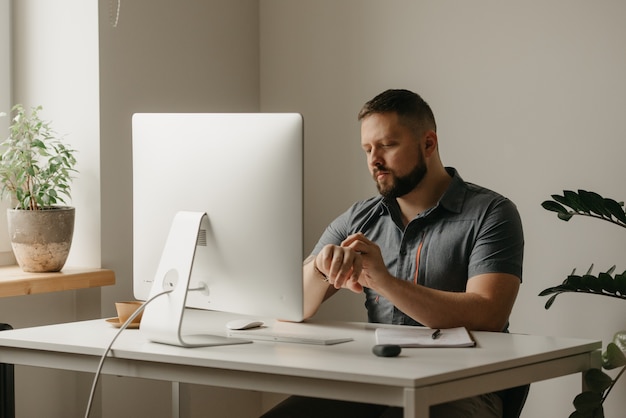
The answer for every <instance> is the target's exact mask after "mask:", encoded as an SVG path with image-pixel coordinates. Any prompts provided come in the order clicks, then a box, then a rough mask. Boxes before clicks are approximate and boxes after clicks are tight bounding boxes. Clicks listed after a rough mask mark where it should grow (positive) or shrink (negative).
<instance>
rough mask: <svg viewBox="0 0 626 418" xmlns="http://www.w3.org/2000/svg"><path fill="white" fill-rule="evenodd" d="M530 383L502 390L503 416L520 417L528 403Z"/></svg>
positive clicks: (509, 417)
mask: <svg viewBox="0 0 626 418" xmlns="http://www.w3.org/2000/svg"><path fill="white" fill-rule="evenodd" d="M529 390H530V385H523V386H517V387H514V388H510V389H505V390H503V391H501V392H500V396H501V397H502V418H519V416H520V414H521V413H522V408H524V404H525V403H526V398H527V397H528V391H529Z"/></svg>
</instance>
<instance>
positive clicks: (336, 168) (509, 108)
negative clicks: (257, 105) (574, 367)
mask: <svg viewBox="0 0 626 418" xmlns="http://www.w3.org/2000/svg"><path fill="white" fill-rule="evenodd" d="M625 18H626V3H624V2H619V1H608V0H606V1H597V2H593V3H590V2H587V1H581V0H578V1H569V0H559V1H551V2H544V1H539V0H533V1H526V2H516V3H514V4H513V3H511V2H498V1H493V0H477V1H472V2H457V1H449V0H443V1H438V2H427V1H405V0H388V1H385V2H381V1H375V0H343V1H339V2H338V1H334V0H318V1H315V2H304V1H299V2H294V1H289V0H261V64H262V65H261V89H262V90H261V91H262V93H261V109H262V110H264V111H278V110H290V111H300V112H302V113H303V114H304V119H305V121H306V123H305V133H306V141H307V144H306V147H305V150H306V160H305V176H306V180H305V186H306V187H307V192H306V197H305V198H306V200H307V201H306V203H305V208H306V212H305V218H306V222H307V224H306V228H305V234H306V248H308V249H311V248H312V246H313V245H314V243H315V241H316V240H317V238H318V236H319V234H320V233H321V232H322V230H323V228H324V227H325V226H326V224H327V223H328V222H329V221H330V220H331V219H332V218H333V217H334V216H335V215H337V214H338V213H339V212H341V211H343V210H344V209H345V208H346V207H347V205H348V204H350V203H351V202H352V201H353V200H355V199H357V198H359V197H364V196H369V195H371V194H373V193H375V189H374V188H373V187H372V186H373V183H372V181H371V179H370V177H369V175H368V174H367V171H366V166H365V160H364V158H363V156H362V155H361V151H360V148H359V125H358V122H357V121H356V114H357V112H358V110H359V108H360V106H361V105H362V104H363V103H364V102H365V101H366V100H368V99H370V98H371V97H373V96H374V95H376V94H377V93H379V92H381V91H382V90H384V89H387V88H408V89H412V90H414V91H416V92H418V93H420V94H421V95H423V97H424V98H425V99H426V100H427V101H428V102H429V103H430V104H431V106H432V107H433V109H434V112H435V115H436V117H437V120H438V125H439V138H440V146H441V155H442V158H443V160H444V163H445V164H447V165H450V166H454V167H456V168H457V169H458V170H459V171H460V173H461V175H462V176H463V177H464V178H465V179H466V180H467V181H471V182H475V183H478V184H481V185H484V186H486V187H490V188H493V189H495V190H496V191H499V192H500V193H502V194H504V195H506V196H509V197H510V198H511V199H512V200H513V201H515V202H516V203H517V205H518V208H519V210H520V212H521V215H522V218H523V222H524V228H525V235H526V254H525V264H524V269H525V270H524V284H523V286H522V290H521V293H520V295H519V298H518V300H517V303H516V307H515V310H514V312H513V315H512V318H511V324H512V325H511V326H512V330H513V331H514V332H522V333H535V334H545V335H560V336H575V337H585V338H594V339H602V340H604V341H605V342H607V341H609V340H610V338H611V337H612V335H613V332H615V331H617V330H619V329H626V315H625V312H626V311H625V309H624V308H625V305H624V302H623V301H617V300H608V299H607V298H601V297H589V296H585V297H577V295H574V296H571V295H564V296H560V297H559V299H558V300H557V302H556V304H555V305H554V306H553V307H552V308H551V309H550V310H548V311H545V310H544V308H543V304H544V303H545V301H546V300H545V299H544V298H539V297H538V296H537V294H538V293H539V292H540V291H541V290H543V289H544V288H546V287H549V286H551V285H556V284H558V283H560V282H561V281H563V280H564V279H565V277H566V276H567V274H569V273H570V272H571V270H572V268H573V267H578V269H579V272H584V271H586V269H587V268H588V267H589V265H590V264H591V263H595V265H596V266H597V270H606V269H608V268H609V267H610V266H612V265H613V264H617V265H618V269H617V270H618V271H620V272H621V271H623V270H624V269H626V262H624V248H625V244H626V234H624V232H623V231H621V230H617V228H615V227H613V226H611V225H608V224H607V225H604V224H598V223H597V222H595V223H594V222H592V221H590V220H587V219H574V220H572V221H570V223H569V224H566V223H564V222H562V221H558V220H557V219H556V217H555V216H554V215H552V214H550V213H548V212H546V211H544V210H543V209H542V208H541V206H540V204H541V202H542V201H543V200H546V199H547V198H549V196H550V195H551V194H553V193H560V192H561V191H562V190H563V189H578V188H586V189H588V190H594V191H597V192H599V193H602V194H605V195H607V197H612V198H614V199H616V200H623V199H624V198H626V191H625V190H624V186H623V178H624V176H625V174H626V166H625V165H624V164H623V155H624V153H625V152H626V142H625V141H624V138H625V137H626V125H624V123H623V119H624V116H623V115H624V113H625V112H626V77H625V76H624V74H626V54H624V42H623V41H624V39H626V26H625V25H624V21H625ZM342 296H343V298H339V299H338V300H331V302H332V303H330V304H329V305H328V306H326V307H325V308H324V311H323V312H321V314H320V315H321V316H325V317H339V318H349V319H358V318H361V317H362V312H363V309H364V308H363V307H362V303H363V301H362V300H361V298H359V297H356V298H355V297H353V296H351V295H347V294H344V295H342ZM623 380H624V379H622V381H621V382H620V385H619V387H617V388H615V389H614V392H613V394H612V396H611V398H610V399H609V400H608V401H607V405H606V415H607V416H608V417H617V416H621V415H623V413H621V412H620V411H622V412H623V410H624V409H625V408H626V401H625V400H624V399H623V397H621V396H619V394H620V393H624V389H625V388H626V382H624V381H623ZM579 389H580V380H579V378H578V377H577V376H573V377H569V378H564V379H556V380H554V381H550V382H545V383H540V384H536V385H533V388H532V389H531V396H530V399H529V401H528V404H527V406H526V409H525V411H524V417H535V416H562V417H565V416H568V415H569V413H570V412H571V411H572V406H571V401H572V399H573V397H574V395H575V394H577V393H578V391H579Z"/></svg>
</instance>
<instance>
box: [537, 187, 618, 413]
mask: <svg viewBox="0 0 626 418" xmlns="http://www.w3.org/2000/svg"><path fill="white" fill-rule="evenodd" d="M552 199H553V200H546V201H545V202H543V203H542V204H541V206H543V208H544V209H546V210H548V211H551V212H556V213H557V216H558V218H559V219H562V220H564V221H569V220H570V219H571V218H572V217H573V216H574V215H582V216H589V217H592V218H596V219H601V220H604V221H608V222H611V223H613V224H615V225H618V226H621V227H623V228H626V212H624V203H623V202H620V203H618V202H617V201H615V200H613V199H607V198H604V197H602V196H600V195H599V194H597V193H594V192H589V191H586V190H578V192H573V191H571V190H564V191H563V195H552ZM592 271H593V265H591V267H589V270H587V272H586V273H585V274H583V275H580V276H579V275H576V270H575V269H574V271H572V274H570V275H569V276H567V278H566V279H565V280H564V281H563V283H561V284H560V285H558V286H553V287H549V288H547V289H544V290H543V291H541V292H540V293H539V296H548V295H551V296H550V298H549V299H548V301H547V302H546V304H545V308H546V309H549V308H550V307H551V306H552V305H553V304H554V301H555V300H556V297H557V296H558V295H560V294H561V293H566V292H576V293H588V294H594V295H603V296H609V297H614V298H619V299H626V271H625V272H623V273H622V274H615V275H614V271H615V266H613V267H611V268H610V269H609V270H607V271H606V272H601V273H599V274H598V275H597V276H594V275H593V274H592ZM625 352H626V331H620V332H618V333H616V334H615V336H614V337H613V341H612V342H611V343H609V344H608V345H607V347H606V351H604V352H603V353H602V367H603V368H604V369H606V370H611V369H616V368H619V367H621V368H622V369H621V370H620V371H619V372H618V374H617V376H616V377H615V378H614V379H613V378H611V376H609V375H608V374H606V373H604V371H602V370H601V369H590V370H587V371H586V372H585V373H584V379H585V383H586V385H587V388H588V389H589V390H587V391H584V392H582V393H581V394H579V395H578V396H576V398H574V407H575V408H576V410H575V411H574V412H573V413H572V414H571V415H570V418H604V407H603V404H604V400H605V399H606V397H607V396H608V395H609V393H610V392H611V390H612V389H613V387H615V383H616V382H617V380H618V379H619V378H620V377H621V376H622V374H624V372H625V371H626V355H625V354H624V353H625Z"/></svg>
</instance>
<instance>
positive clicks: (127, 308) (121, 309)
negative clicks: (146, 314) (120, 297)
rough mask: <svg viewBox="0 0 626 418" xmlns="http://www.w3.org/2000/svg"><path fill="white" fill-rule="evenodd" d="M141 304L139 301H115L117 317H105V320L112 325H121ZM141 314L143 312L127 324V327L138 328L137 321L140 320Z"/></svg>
mask: <svg viewBox="0 0 626 418" xmlns="http://www.w3.org/2000/svg"><path fill="white" fill-rule="evenodd" d="M142 304H143V302H140V301H124V302H115V309H116V310H117V318H110V319H107V322H109V323H111V324H113V326H116V327H121V326H122V325H123V324H124V322H126V320H127V319H128V318H129V317H130V316H131V315H132V314H133V313H134V312H135V311H136V310H137V309H139V307H140V306H141V305H142ZM142 316H143V312H141V313H140V314H139V315H137V317H136V318H135V319H133V321H132V322H131V323H130V324H129V325H128V328H139V323H140V322H141V317H142Z"/></svg>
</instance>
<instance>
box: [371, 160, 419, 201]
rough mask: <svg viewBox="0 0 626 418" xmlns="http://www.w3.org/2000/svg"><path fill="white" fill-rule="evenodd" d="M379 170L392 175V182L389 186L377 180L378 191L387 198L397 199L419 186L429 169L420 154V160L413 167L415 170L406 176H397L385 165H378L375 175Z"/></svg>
mask: <svg viewBox="0 0 626 418" xmlns="http://www.w3.org/2000/svg"><path fill="white" fill-rule="evenodd" d="M377 171H387V172H389V173H390V175H391V177H392V183H391V185H389V186H384V185H382V184H380V183H379V182H376V188H377V189H378V192H379V193H380V194H381V195H382V196H383V197H385V198H387V199H396V198H398V197H402V196H404V195H405V194H407V193H409V192H411V191H412V190H413V189H415V187H417V185H418V184H419V183H420V182H421V181H422V179H423V178H424V176H425V175H426V172H427V171H428V170H427V168H426V164H425V163H424V159H423V158H422V157H421V156H420V160H419V161H418V162H417V164H416V165H415V167H413V170H411V172H410V173H409V174H407V175H406V176H401V177H397V176H396V175H395V174H393V173H392V172H390V171H388V170H387V169H386V168H385V167H378V168H377V169H376V170H374V176H376V173H377Z"/></svg>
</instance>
